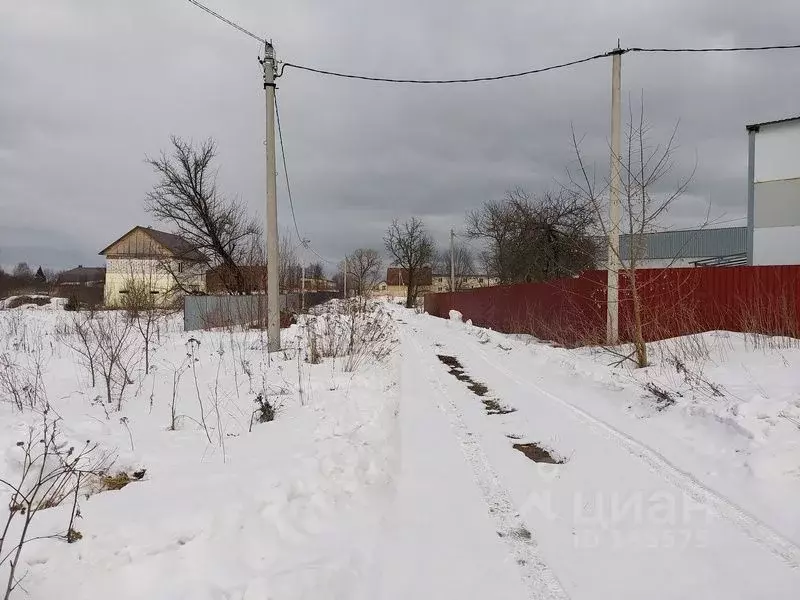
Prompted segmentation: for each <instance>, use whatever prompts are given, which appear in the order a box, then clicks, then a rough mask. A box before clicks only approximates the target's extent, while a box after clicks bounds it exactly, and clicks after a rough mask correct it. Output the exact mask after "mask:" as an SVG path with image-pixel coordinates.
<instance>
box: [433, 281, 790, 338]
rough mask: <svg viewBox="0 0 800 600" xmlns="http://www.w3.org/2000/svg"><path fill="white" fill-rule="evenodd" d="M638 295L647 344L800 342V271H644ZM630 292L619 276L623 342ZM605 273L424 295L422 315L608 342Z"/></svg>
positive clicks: (629, 322)
mask: <svg viewBox="0 0 800 600" xmlns="http://www.w3.org/2000/svg"><path fill="white" fill-rule="evenodd" d="M636 279H637V281H636V289H638V290H639V298H640V300H641V306H642V311H641V313H642V324H643V331H644V334H645V337H646V338H647V339H648V340H656V339H665V338H669V337H674V336H677V335H685V334H690V333H699V332H701V331H710V330H714V329H724V330H729V331H748V332H758V333H766V334H775V335H778V334H780V335H790V336H794V337H798V336H800V266H794V265H792V266H772V267H725V268H710V267H707V268H686V269H641V270H637V271H636ZM630 292H631V285H630V282H629V281H628V277H627V274H626V273H620V294H619V296H620V337H621V338H622V339H623V340H629V339H630V332H631V331H632V320H633V301H632V295H631V293H630ZM605 303H606V272H605V271H587V272H585V273H583V274H581V275H580V276H579V277H574V278H570V279H559V280H556V281H548V282H544V283H524V284H516V285H505V286H495V287H489V288H479V289H474V290H469V291H464V292H456V293H441V294H426V295H425V310H426V311H427V312H428V313H429V314H431V315H436V316H439V317H443V318H447V317H448V315H449V311H450V310H451V309H454V310H457V311H459V312H461V313H462V314H463V315H464V319H472V322H473V323H474V324H475V325H480V326H483V327H490V328H492V329H495V330H497V331H503V332H506V333H530V334H532V335H535V336H536V337H539V338H541V339H548V340H553V341H556V342H559V343H562V344H567V345H577V344H591V343H598V342H601V341H602V340H604V339H605V328H606V306H605Z"/></svg>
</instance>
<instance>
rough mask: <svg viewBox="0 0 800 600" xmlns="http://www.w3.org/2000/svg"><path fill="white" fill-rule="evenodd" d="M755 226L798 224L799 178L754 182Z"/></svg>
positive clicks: (799, 206) (799, 211)
mask: <svg viewBox="0 0 800 600" xmlns="http://www.w3.org/2000/svg"><path fill="white" fill-rule="evenodd" d="M754 217H755V221H754V226H755V227H786V226H789V225H800V179H778V180H775V181H765V182H762V183H756V184H755V213H754Z"/></svg>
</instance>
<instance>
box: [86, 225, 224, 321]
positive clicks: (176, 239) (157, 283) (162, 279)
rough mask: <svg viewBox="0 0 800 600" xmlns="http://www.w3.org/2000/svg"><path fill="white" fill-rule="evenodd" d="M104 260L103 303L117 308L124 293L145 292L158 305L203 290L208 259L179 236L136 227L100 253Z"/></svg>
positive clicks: (121, 301)
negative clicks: (154, 298)
mask: <svg viewBox="0 0 800 600" xmlns="http://www.w3.org/2000/svg"><path fill="white" fill-rule="evenodd" d="M100 255H101V256H105V257H106V276H105V294H104V296H105V304H106V305H107V306H120V305H122V304H124V301H125V298H126V295H127V294H130V293H132V292H134V291H142V290H143V291H145V292H146V293H150V294H151V295H152V296H155V297H156V300H157V303H158V304H159V305H164V306H166V305H168V304H171V303H172V302H174V301H175V300H176V299H177V298H178V297H180V296H181V295H182V294H184V293H186V292H201V291H204V290H205V285H206V283H205V267H206V264H207V262H208V259H207V258H206V257H205V256H204V255H203V254H202V253H201V252H199V251H198V250H197V249H196V248H194V246H192V244H190V243H189V242H187V241H186V240H185V239H183V238H182V237H181V236H179V235H175V234H174V233H167V232H166V231H158V230H156V229H152V228H150V227H141V226H139V225H137V226H136V227H134V228H133V229H131V230H130V231H128V232H127V233H125V234H124V235H123V236H122V237H120V238H118V239H117V240H115V241H113V242H112V243H111V244H109V245H108V246H107V247H105V248H103V250H101V251H100Z"/></svg>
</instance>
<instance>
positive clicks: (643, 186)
mask: <svg viewBox="0 0 800 600" xmlns="http://www.w3.org/2000/svg"><path fill="white" fill-rule="evenodd" d="M644 112H645V111H644V103H643V102H642V104H641V106H640V110H639V114H638V115H634V113H633V110H632V109H631V112H630V116H629V121H628V127H627V131H626V139H625V142H626V145H625V148H624V149H623V151H622V155H620V156H616V157H612V160H614V161H616V162H617V163H618V165H619V169H620V173H621V187H620V190H619V192H620V198H621V204H622V213H623V214H622V220H621V223H620V229H621V230H622V231H623V232H624V233H625V242H626V243H625V245H626V246H627V248H624V247H623V248H620V249H619V250H616V251H615V256H616V259H617V260H618V261H619V263H620V264H621V265H622V272H623V273H624V274H625V275H626V277H627V278H628V288H629V292H630V296H631V304H632V308H633V330H632V332H631V334H632V338H633V346H634V352H633V353H632V355H631V356H626V357H624V358H623V360H625V359H628V358H631V357H635V358H634V362H635V363H636V365H637V366H638V367H645V366H647V364H648V360H647V345H646V343H645V336H644V327H643V309H642V287H641V285H640V283H639V281H638V280H637V277H636V269H637V268H638V267H639V264H640V261H641V260H642V259H643V258H644V257H645V253H646V248H647V239H646V236H647V234H649V233H651V232H653V231H656V230H658V228H659V224H660V221H661V218H662V217H663V216H664V215H665V214H666V213H667V212H668V211H669V209H670V207H671V206H672V204H673V203H674V202H675V201H676V200H677V199H678V198H680V197H681V196H682V195H683V194H684V193H685V192H686V189H687V187H688V185H689V183H690V182H691V180H692V177H693V176H694V170H692V172H691V173H690V174H689V175H688V176H686V177H678V178H677V180H676V181H675V183H674V184H673V185H671V186H661V185H659V182H660V181H661V180H662V179H663V178H664V177H666V176H667V175H669V174H670V173H671V172H672V170H673V167H674V163H673V155H674V153H675V147H676V134H677V129H678V126H677V124H676V125H675V127H674V128H673V130H672V133H671V134H670V136H669V138H668V139H667V141H666V143H665V144H655V145H653V144H652V143H651V142H650V140H649V133H650V132H649V129H650V128H649V125H648V124H647V122H646V120H645V117H644ZM572 145H573V148H574V150H575V155H576V158H577V169H576V170H575V171H574V172H571V173H570V174H569V177H570V190H571V191H572V193H573V194H574V195H575V196H577V197H579V198H580V199H581V201H582V202H586V203H588V204H589V205H590V206H591V208H592V210H593V212H594V214H595V220H596V222H597V224H598V226H599V229H600V230H601V232H602V234H603V236H604V237H605V238H606V239H607V238H608V234H609V232H610V231H611V228H612V225H611V223H610V222H609V220H608V193H607V192H608V191H609V187H610V186H609V182H608V181H605V182H603V183H601V184H600V185H598V183H597V180H596V178H595V177H594V175H593V174H592V173H590V169H589V168H588V167H587V166H586V162H585V160H584V157H583V155H582V153H581V150H580V143H579V141H578V139H577V137H576V135H575V132H574V131H573V133H572ZM707 222H708V219H707V218H706V224H707ZM678 254H679V253H678Z"/></svg>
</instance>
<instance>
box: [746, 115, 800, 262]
mask: <svg viewBox="0 0 800 600" xmlns="http://www.w3.org/2000/svg"><path fill="white" fill-rule="evenodd" d="M747 132H748V138H749V151H748V186H749V189H748V195H747V228H748V232H749V236H748V248H747V256H748V263H749V264H751V265H797V264H800V116H798V117H793V118H790V119H782V120H780V121H768V122H765V123H755V124H753V125H748V126H747Z"/></svg>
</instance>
